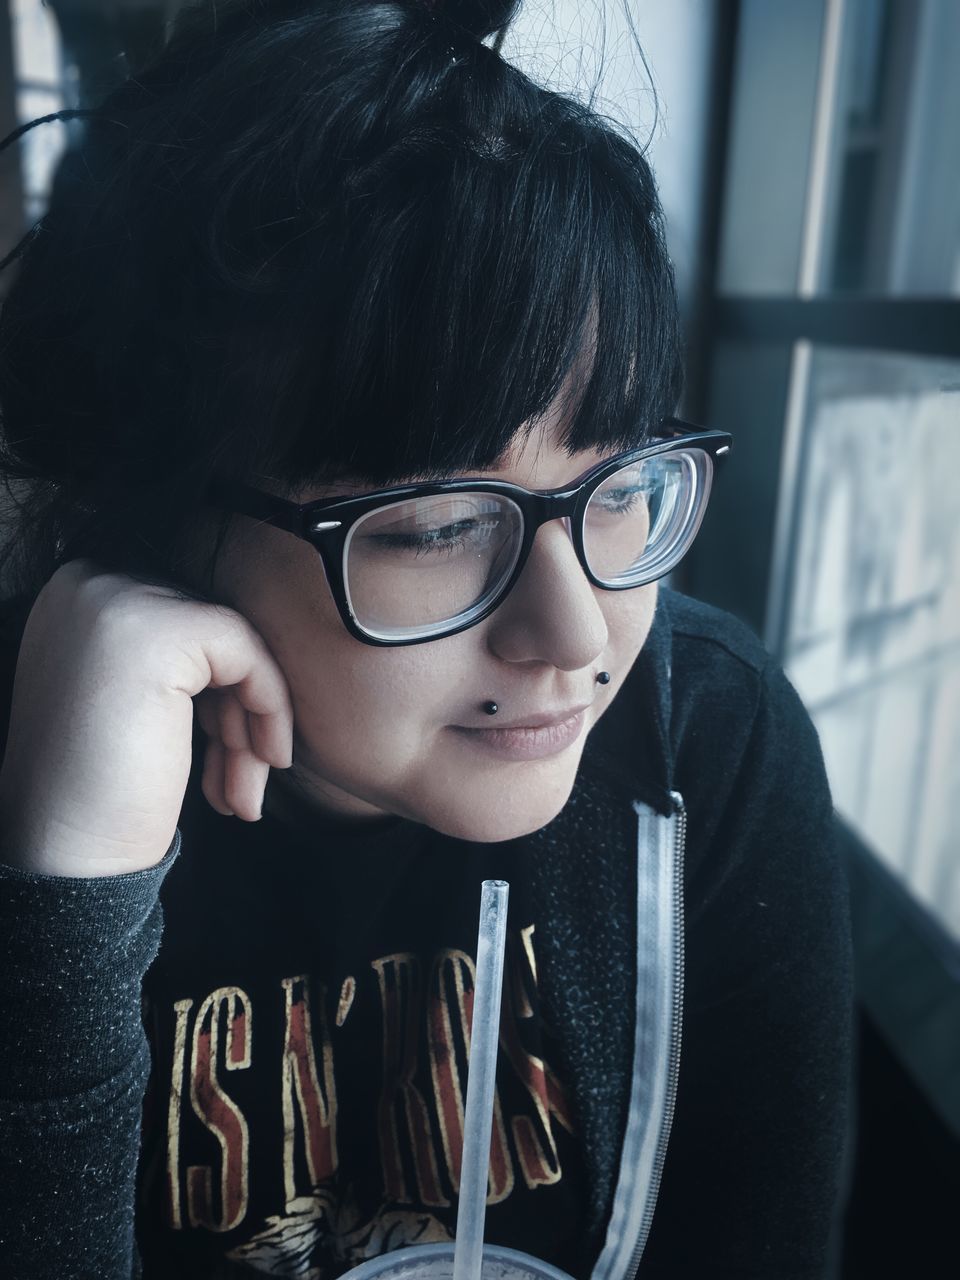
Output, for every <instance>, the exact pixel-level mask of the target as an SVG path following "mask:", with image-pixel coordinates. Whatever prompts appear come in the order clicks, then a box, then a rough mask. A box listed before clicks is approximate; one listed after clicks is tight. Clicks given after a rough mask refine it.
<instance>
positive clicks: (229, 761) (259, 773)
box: [223, 751, 270, 822]
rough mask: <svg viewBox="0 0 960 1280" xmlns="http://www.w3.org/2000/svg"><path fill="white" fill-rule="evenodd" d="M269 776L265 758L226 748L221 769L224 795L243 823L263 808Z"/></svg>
mask: <svg viewBox="0 0 960 1280" xmlns="http://www.w3.org/2000/svg"><path fill="white" fill-rule="evenodd" d="M269 776H270V766H269V765H268V764H267V762H266V761H265V760H261V759H260V758H259V757H258V756H255V755H252V754H251V753H250V752H249V751H228V752H226V760H225V762H224V769H223V795H224V799H225V800H226V802H227V804H228V805H229V807H230V808H231V809H232V810H233V812H234V813H235V814H236V815H237V817H238V818H243V820H244V821H245V822H256V821H257V820H258V819H259V818H260V814H261V810H262V807H263V792H264V789H265V788H266V785H267V778H268V777H269Z"/></svg>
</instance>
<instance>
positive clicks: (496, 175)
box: [0, 0, 682, 591]
mask: <svg viewBox="0 0 960 1280" xmlns="http://www.w3.org/2000/svg"><path fill="white" fill-rule="evenodd" d="M518 7H519V5H518V0H500V2H499V3H498V2H497V0H486V2H483V0H439V2H438V3H437V4H435V5H428V3H427V0H405V2H404V3H400V2H398V0H269V2H267V3H265V2H264V0H221V2H219V3H215V4H211V3H209V0H208V2H207V3H204V4H203V5H199V6H194V7H192V8H189V9H184V10H182V11H181V12H180V14H179V15H178V18H177V20H176V22H175V24H174V25H173V27H172V29H171V32H170V35H169V38H168V39H167V41H166V43H165V45H164V47H163V48H162V49H160V50H159V51H158V52H157V53H156V54H155V56H154V57H153V58H152V59H151V60H150V61H149V62H148V64H147V65H145V66H143V67H141V68H140V69H139V70H138V71H137V72H136V73H135V74H133V75H131V76H130V77H129V78H128V79H127V80H126V81H124V82H123V83H122V84H121V85H120V86H119V87H117V88H116V89H114V90H113V91H112V92H110V93H109V94H108V95H107V96H106V98H105V99H104V100H103V101H102V103H101V104H100V105H99V106H98V107H97V108H95V109H94V110H91V111H89V112H81V113H77V112H75V113H72V114H75V115H82V116H83V117H84V119H83V125H82V136H81V137H80V139H79V141H78V142H77V143H76V144H75V145H74V146H72V147H71V149H70V150H68V151H67V153H66V154H65V156H64V158H63V160H62V161H61V163H60V166H59V168H58V171H57V174H56V178H55V181H54V183H53V187H52V191H51V195H50V199H49V203H48V206H47V211H46V213H45V214H44V216H43V217H42V218H41V219H40V221H39V222H38V223H37V224H36V225H35V226H34V227H33V228H32V229H31V231H30V232H29V233H28V235H27V236H25V237H24V239H23V241H21V244H20V245H19V246H18V247H17V251H16V253H15V254H13V255H9V257H10V258H15V259H16V262H17V275H16V278H15V280H14V282H13V285H12V287H11V289H10V291H9V294H8V296H7V298H6V301H5V303H4V306H3V309H2V313H0V411H2V440H0V470H2V472H3V473H4V475H5V477H6V478H7V484H8V490H9V491H10V494H11V497H12V498H13V500H14V503H15V516H14V519H13V532H14V536H13V538H12V540H11V543H10V545H9V546H8V548H7V552H6V558H7V559H8V560H9V558H10V557H16V558H18V559H17V572H18V574H19V577H18V579H17V585H18V587H19V589H21V590H26V591H36V590H38V589H39V587H40V586H41V585H42V584H43V582H44V581H46V579H47V578H48V577H49V576H50V575H51V574H52V573H53V572H54V570H55V569H56V567H57V565H58V564H59V563H61V562H63V561H64V560H66V559H70V558H73V557H74V556H77V555H89V556H92V557H93V558H94V559H96V560H97V561H98V562H100V563H102V564H103V565H104V566H105V567H107V568H109V569H112V570H116V571H126V572H130V573H134V574H136V573H138V572H139V573H143V574H148V575H155V576H160V577H164V578H168V579H172V580H175V579H176V575H177V566H178V564H181V563H182V558H183V557H184V556H185V555H186V554H188V551H189V548H190V547H191V545H192V540H193V536H194V535H193V530H194V523H193V522H194V520H195V519H196V516H197V512H198V511H199V510H200V509H201V502H202V497H203V491H204V489H205V487H206V485H207V483H208V481H209V479H210V478H211V477H212V476H214V475H216V476H217V477H219V478H222V479H225V480H228V481H229V480H246V481H247V482H248V483H256V482H257V480H258V478H259V479H260V480H263V479H264V478H270V479H271V480H272V481H273V482H274V486H275V487H276V488H277V491H279V492H285V493H291V494H292V493H294V492H296V490H297V488H298V487H299V486H301V485H305V484H308V483H317V482H322V481H323V480H326V479H330V478H334V477H338V476H343V475H349V476H350V477H355V478H358V479H361V480H363V481H364V482H366V483H371V484H381V483H383V484H386V483H390V482H392V481H395V480H399V479H407V478H411V477H414V476H417V477H423V478H435V477H439V476H442V475H445V474H450V473H452V472H458V471H468V472H469V471H472V470H476V469H481V468H485V467H489V466H491V465H493V464H494V463H496V462H497V461H498V460H499V459H501V458H502V457H503V456H504V454H505V452H506V451H507V449H508V446H510V445H511V443H512V441H513V440H514V438H515V437H516V435H517V431H518V429H519V428H520V427H521V425H522V424H525V423H528V422H529V421H531V420H535V419H536V417H537V415H539V414H542V412H543V411H544V410H545V409H546V408H547V407H548V406H549V405H550V404H552V403H553V402H554V400H555V399H556V397H557V395H558V393H559V392H560V391H561V388H562V387H563V386H564V385H565V379H566V378H567V376H568V374H570V373H571V372H576V371H577V369H578V367H579V366H577V365H576V364H575V362H576V361H577V360H578V358H579V357H581V356H582V353H583V352H584V351H588V352H589V355H590V360H589V365H588V368H587V369H586V372H585V373H584V374H583V376H578V377H577V378H575V379H574V380H573V382H574V386H573V395H572V399H571V401H570V412H569V415H568V418H567V420H566V427H565V434H564V437H563V441H562V443H563V446H564V447H565V448H566V449H567V450H568V451H569V453H570V454H573V453H575V452H576V451H578V450H581V449H585V448H590V447H594V446H597V447H606V446H611V447H622V448H629V447H632V446H633V445H634V444H636V443H638V442H639V441H640V440H642V439H643V438H645V436H646V434H647V433H648V432H649V431H650V429H651V427H652V425H653V424H654V423H655V422H656V421H657V420H658V419H659V418H661V417H663V416H664V415H666V414H668V413H670V412H671V411H672V410H673V408H674V407H675V404H676V401H677V398H678V396H679V394H680V386H681V367H682V360H681V344H680V337H679V322H678V315H677V302H676V294H675V288H674V280H673V272H672V268H671V264H670V261H669V257H668V254H667V250H666V246H665V241H664V234H663V226H662V214H661V209H660V205H659V202H658V198H657V193H656V187H655V183H654V178H653V175H652V173H651V170H650V166H649V164H648V163H647V160H646V159H645V156H644V154H643V149H642V148H641V147H640V146H639V145H638V144H637V143H636V141H635V140H634V139H633V138H632V137H631V136H629V134H628V133H627V132H626V131H622V130H621V129H620V128H619V127H618V126H616V125H615V124H613V123H612V122H610V121H609V120H607V119H605V118H604V117H602V116H601V115H599V114H597V113H596V112H594V111H593V110H592V109H590V108H589V107H588V106H586V105H583V104H582V103H579V102H578V101H576V100H574V99H573V98H571V97H568V96H566V95H564V94H560V93H555V92H551V91H548V90H546V89H544V88H543V87H540V86H538V85H537V84H535V83H534V82H533V81H532V80H531V79H530V78H528V77H527V76H526V75H524V74H523V73H522V72H521V71H519V70H518V69H517V68H515V67H513V66H512V65H510V64H509V63H508V62H507V61H505V60H504V59H503V58H502V57H501V56H500V54H499V52H498V51H497V45H495V46H494V47H490V46H489V45H488V44H486V43H483V41H484V40H485V39H486V38H488V37H490V36H492V35H494V34H495V33H497V32H499V33H500V35H501V37H502V32H503V30H504V29H505V28H506V26H507V24H508V23H509V22H511V21H512V20H513V18H514V16H515V13H516V10H517V8H518ZM64 114H71V113H64ZM11 481H14V482H16V488H17V492H16V493H14V490H13V489H12V488H11V485H10V482H11ZM228 525H229V517H224V518H223V521H222V524H221V529H220V535H221V539H222V537H223V535H224V533H225V531H226V528H227V527H228ZM219 545H220V543H219V541H218V544H217V547H218V548H219ZM8 572H9V568H8ZM210 572H211V574H212V566H211V568H210ZM211 581H212V577H211Z"/></svg>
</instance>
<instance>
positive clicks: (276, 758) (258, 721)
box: [246, 712, 293, 769]
mask: <svg viewBox="0 0 960 1280" xmlns="http://www.w3.org/2000/svg"><path fill="white" fill-rule="evenodd" d="M246 724H247V730H248V732H249V735H250V744H251V750H252V751H253V752H254V753H255V754H256V755H258V756H259V757H260V759H261V760H267V761H269V763H270V764H272V765H273V766H274V768H275V769H289V768H290V766H291V765H292V764H293V721H292V719H291V718H290V717H289V716H288V715H287V714H286V712H275V713H274V714H272V715H262V716H258V715H256V714H254V713H252V712H251V713H250V714H249V715H248V716H247V719H246Z"/></svg>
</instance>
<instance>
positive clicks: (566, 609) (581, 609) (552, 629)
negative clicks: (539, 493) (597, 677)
mask: <svg viewBox="0 0 960 1280" xmlns="http://www.w3.org/2000/svg"><path fill="white" fill-rule="evenodd" d="M597 595H598V588H595V587H594V586H593V584H592V583H591V582H590V580H589V579H588V578H587V576H586V574H585V573H584V571H583V566H582V565H581V564H580V561H579V560H578V559H577V553H576V551H575V550H574V546H573V540H572V537H571V532H570V521H569V518H567V517H564V518H562V519H558V520H549V521H547V523H546V524H543V525H541V526H540V528H539V529H538V530H537V534H536V537H535V538H534V540H533V546H532V547H531V548H530V555H529V557H528V559H527V563H526V564H525V565H524V566H523V571H522V573H521V574H520V577H519V578H518V579H517V581H516V583H514V586H513V589H512V591H511V592H510V593H509V595H508V596H507V598H506V599H505V600H504V601H503V602H502V603H501V604H500V606H499V608H498V609H496V610H495V611H494V612H493V613H492V614H491V615H490V618H489V620H488V623H489V631H488V639H489V643H490V646H491V648H492V649H493V651H494V652H495V653H496V654H497V656H498V657H500V658H503V659H504V660H505V661H507V662H547V663H550V664H551V665H552V666H555V667H558V668H559V669H560V670H562V671H576V670H579V669H580V668H581V667H587V666H589V665H590V664H591V663H592V662H594V661H595V660H596V659H597V657H598V656H599V655H600V654H601V653H602V652H603V650H604V648H605V647H606V645H607V641H608V639H609V633H608V630H607V622H606V618H605V617H604V615H603V611H602V610H601V608H600V605H599V602H598V598H597Z"/></svg>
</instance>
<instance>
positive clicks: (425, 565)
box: [207, 418, 733, 645]
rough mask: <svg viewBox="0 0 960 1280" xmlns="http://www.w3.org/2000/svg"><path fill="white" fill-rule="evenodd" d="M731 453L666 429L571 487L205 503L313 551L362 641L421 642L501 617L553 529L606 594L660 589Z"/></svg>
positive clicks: (487, 487)
mask: <svg viewBox="0 0 960 1280" xmlns="http://www.w3.org/2000/svg"><path fill="white" fill-rule="evenodd" d="M732 444H733V437H732V436H730V435H728V434H727V433H726V432H723V431H708V430H704V429H702V428H699V427H694V426H692V425H691V424H690V423H686V422H681V421H680V420H679V419H677V418H668V419H665V420H664V421H663V422H662V423H661V424H660V425H659V427H658V429H657V431H656V433H655V434H654V436H653V437H652V439H651V441H650V443H649V444H646V445H644V446H642V447H641V448H638V449H631V450H629V451H628V452H625V453H620V454H617V456H616V457H613V458H608V459H606V460H605V461H604V462H601V463H599V464H598V465H597V466H594V467H591V468H590V470H589V471H587V472H585V473H584V474H583V475H581V476H580V478H579V479H578V480H577V481H576V482H575V483H574V484H572V485H569V486H567V487H565V488H560V489H549V490H542V491H533V490H529V489H524V488H522V487H521V486H520V485H516V484H508V483H506V482H502V481H497V480H481V479H477V480H470V479H466V480H447V481H437V482H433V483H429V482H428V483H423V484H405V485H395V486H393V487H391V488H387V489H378V490H377V491H376V492H374V493H364V494H359V495H355V496H352V497H336V498H319V499H317V500H316V501H314V502H307V503H296V502H288V501H286V500H285V499H283V498H278V497H276V496H275V495H273V494H269V493H264V492H262V491H261V490H259V489H254V488H252V487H250V486H249V485H239V484H231V485H227V484H224V483H222V482H219V481H214V482H212V483H211V485H210V487H209V489H208V491H207V496H208V498H209V500H210V501H211V502H212V503H214V504H215V505H217V506H219V507H222V508H223V509H225V510H227V511H233V512H237V513H238V514H242V515H247V516H252V517H254V518H255V519H258V520H262V521H264V522H265V523H267V524H270V525H274V526H276V527H277V528H279V529H285V530H287V531H288V532H289V533H293V534H295V535H296V536H297V537H298V538H304V539H305V540H306V541H307V542H309V543H311V545H312V546H314V547H315V548H316V550H317V551H318V552H319V554H320V558H321V560H322V562H323V568H324V571H325V573H326V576H327V581H328V583H329V585H330V590H331V592H332V594H333V598H334V600H335V602H336V605H337V608H338V610H339V612H340V616H341V618H342V619H343V623H344V625H345V626H346V628H347V630H348V631H349V632H350V633H351V635H353V636H355V637H356V638H357V639H358V640H362V641H363V642H364V643H365V644H371V645H407V644H423V643H425V642H426V641H429V640H439V639H440V638H441V637H443V636H452V635H455V634H456V633H457V632H459V631H465V630H466V629H467V628H468V627H472V626H475V625H476V623H478V622H481V621H482V620H483V619H484V618H486V617H487V616H488V615H489V614H491V613H492V612H493V610H494V609H495V608H496V607H497V605H499V604H500V603H501V602H502V600H503V599H504V598H505V596H506V595H507V593H508V592H509V591H510V589H511V587H513V585H514V583H515V582H516V581H517V579H518V578H519V577H520V574H521V573H522V571H523V567H524V565H525V563H526V561H527V557H528V555H529V554H530V549H531V547H532V546H533V540H534V538H535V536H536V533H537V530H538V529H539V528H540V526H541V525H542V524H545V523H546V522H547V521H548V520H564V521H565V522H566V525H567V530H568V532H569V534H570V537H571V540H572V542H573V546H574V550H575V551H576V554H577V558H578V559H579V561H580V564H581V565H582V567H583V570H584V572H585V573H586V575H587V578H588V579H589V580H590V582H591V583H593V585H594V586H595V587H601V588H603V590H605V591H624V590H628V589H630V588H631V587H640V586H644V585H645V584H646V583H648V582H653V581H654V580H655V579H657V578H662V577H663V576H664V575H665V574H667V573H669V572H670V570H671V569H673V568H674V567H675V566H676V565H677V564H678V563H679V561H680V559H681V558H682V557H683V555H684V554H685V553H686V551H687V550H688V549H689V547H690V544H691V543H692V542H693V540H694V538H695V537H696V535H697V531H698V530H699V528H700V524H701V522H702V520H703V516H704V512H705V511H706V505H707V499H708V498H709V496H710V488H711V485H712V481H713V473H714V468H715V465H716V461H717V459H718V458H721V457H722V456H723V455H724V454H726V453H728V452H729V450H730V448H731V446H732Z"/></svg>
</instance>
